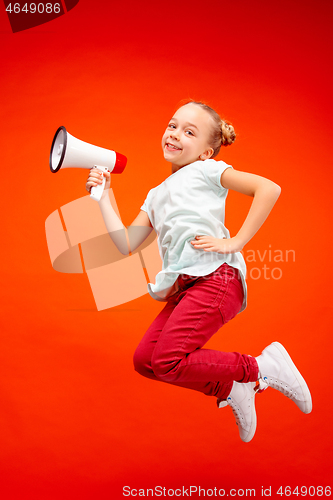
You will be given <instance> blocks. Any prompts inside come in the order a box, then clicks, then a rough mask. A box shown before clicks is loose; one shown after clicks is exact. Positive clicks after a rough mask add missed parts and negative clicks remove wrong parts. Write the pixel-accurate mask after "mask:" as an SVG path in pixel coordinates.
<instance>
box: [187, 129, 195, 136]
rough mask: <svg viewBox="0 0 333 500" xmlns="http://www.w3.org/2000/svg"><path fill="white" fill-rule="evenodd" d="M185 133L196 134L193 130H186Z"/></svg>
mask: <svg viewBox="0 0 333 500" xmlns="http://www.w3.org/2000/svg"><path fill="white" fill-rule="evenodd" d="M185 134H187V135H194V134H193V132H192V130H186V131H185Z"/></svg>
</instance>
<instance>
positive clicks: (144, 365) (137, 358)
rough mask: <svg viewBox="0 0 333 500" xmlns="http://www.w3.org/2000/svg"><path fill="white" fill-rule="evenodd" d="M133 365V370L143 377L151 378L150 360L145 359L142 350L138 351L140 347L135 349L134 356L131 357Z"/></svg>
mask: <svg viewBox="0 0 333 500" xmlns="http://www.w3.org/2000/svg"><path fill="white" fill-rule="evenodd" d="M133 364H134V370H135V371H136V372H138V373H139V374H140V375H143V376H144V377H149V376H151V371H152V370H151V364H150V360H149V359H147V356H146V355H145V353H144V352H143V350H142V349H140V346H139V347H138V348H137V349H136V351H135V353H134V355H133Z"/></svg>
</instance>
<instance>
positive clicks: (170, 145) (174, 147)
mask: <svg viewBox="0 0 333 500" xmlns="http://www.w3.org/2000/svg"><path fill="white" fill-rule="evenodd" d="M167 145H168V147H169V148H172V149H179V148H176V146H174V145H173V144H169V143H168V144H167Z"/></svg>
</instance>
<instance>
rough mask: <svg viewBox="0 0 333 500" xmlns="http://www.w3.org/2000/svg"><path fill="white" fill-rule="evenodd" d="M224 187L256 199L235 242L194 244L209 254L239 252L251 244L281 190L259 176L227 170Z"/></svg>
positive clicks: (201, 240)
mask: <svg viewBox="0 0 333 500" xmlns="http://www.w3.org/2000/svg"><path fill="white" fill-rule="evenodd" d="M221 185H222V186H223V187H225V188H226V189H233V190H234V191H238V192H239V193H242V194H246V195H248V196H252V197H253V201H252V204H251V207H250V210H249V212H248V214H247V217H246V219H245V221H244V223H243V225H242V227H241V228H240V230H239V231H238V233H237V234H236V236H234V237H233V238H227V239H218V238H213V237H212V236H196V238H195V240H194V241H192V242H191V243H192V245H193V246H194V247H195V248H198V249H203V250H205V251H206V252H218V253H234V252H239V251H241V250H242V249H243V247H244V246H245V245H246V243H248V242H249V241H250V239H251V238H252V237H253V236H254V235H255V234H256V232H257V231H258V230H259V229H260V227H261V226H262V224H263V223H264V222H265V220H266V218H267V217H268V215H269V213H270V211H271V210H272V208H273V206H274V205H275V203H276V201H277V199H278V197H279V196H280V193H281V188H280V186H278V185H277V184H275V183H274V182H272V181H270V180H269V179H265V177H261V176H259V175H254V174H249V173H247V172H240V171H237V170H234V169H233V168H227V169H226V170H225V171H224V172H223V174H222V175H221Z"/></svg>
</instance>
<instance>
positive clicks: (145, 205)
mask: <svg viewBox="0 0 333 500" xmlns="http://www.w3.org/2000/svg"><path fill="white" fill-rule="evenodd" d="M140 210H143V211H144V212H147V213H148V207H147V198H146V199H145V201H144V202H143V205H142V207H140Z"/></svg>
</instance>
